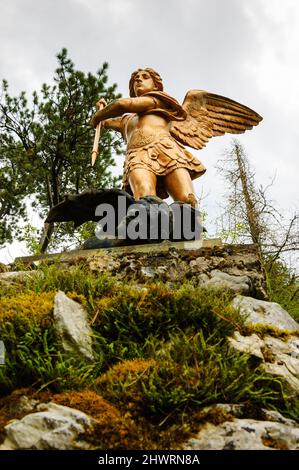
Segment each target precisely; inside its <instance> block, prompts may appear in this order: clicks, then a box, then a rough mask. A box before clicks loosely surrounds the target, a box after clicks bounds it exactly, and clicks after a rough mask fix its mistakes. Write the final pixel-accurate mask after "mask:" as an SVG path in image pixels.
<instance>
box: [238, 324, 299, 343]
mask: <svg viewBox="0 0 299 470" xmlns="http://www.w3.org/2000/svg"><path fill="white" fill-rule="evenodd" d="M240 333H241V334H243V335H245V336H250V335H252V334H253V333H256V334H257V335H258V336H259V337H260V338H262V339H263V338H264V337H265V336H266V335H269V336H273V337H274V338H280V339H282V340H288V339H289V338H290V337H291V336H297V337H299V330H294V331H291V330H282V329H281V328H276V327H275V326H270V325H264V324H262V323H255V324H254V325H249V326H242V328H241V329H240Z"/></svg>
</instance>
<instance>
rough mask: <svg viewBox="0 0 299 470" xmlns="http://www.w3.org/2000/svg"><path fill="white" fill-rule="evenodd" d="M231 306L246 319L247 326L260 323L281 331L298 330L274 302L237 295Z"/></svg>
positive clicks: (297, 326) (291, 319) (296, 325)
mask: <svg viewBox="0 0 299 470" xmlns="http://www.w3.org/2000/svg"><path fill="white" fill-rule="evenodd" d="M232 306H233V307H234V308H235V309H237V310H239V312H240V314H241V315H244V316H245V317H246V321H245V323H246V324H247V325H253V324H256V323H260V324H262V325H266V326H273V327H275V328H279V329H281V330H289V331H295V330H299V324H298V323H297V322H296V321H295V320H294V319H293V318H292V317H291V316H290V315H289V314H288V312H286V311H285V310H284V309H283V308H282V307H281V306H280V305H279V304H277V303H275V302H266V301H265V300H257V299H254V298H252V297H244V296H242V295H237V297H235V298H234V300H233V301H232Z"/></svg>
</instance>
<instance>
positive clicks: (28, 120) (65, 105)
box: [0, 49, 122, 245]
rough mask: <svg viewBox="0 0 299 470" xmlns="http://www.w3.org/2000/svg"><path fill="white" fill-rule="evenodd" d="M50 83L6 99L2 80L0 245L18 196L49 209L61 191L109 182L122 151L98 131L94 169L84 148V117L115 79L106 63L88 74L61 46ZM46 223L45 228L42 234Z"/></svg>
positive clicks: (17, 213) (21, 213) (20, 210)
mask: <svg viewBox="0 0 299 470" xmlns="http://www.w3.org/2000/svg"><path fill="white" fill-rule="evenodd" d="M57 59H58V67H57V69H56V71H55V74H54V79H53V82H54V83H52V84H50V85H49V84H43V85H42V88H41V91H40V93H38V92H36V91H34V92H33V96H32V100H31V101H30V102H29V100H28V99H27V96H26V93H25V92H22V93H21V94H20V95H19V96H18V97H11V96H10V95H9V92H8V83H7V82H6V81H5V80H3V82H2V97H1V107H0V131H1V140H0V151H1V154H0V172H1V173H0V176H1V183H0V185H1V186H0V204H1V206H0V214H1V215H2V218H1V222H2V225H1V226H0V237H1V236H2V239H0V243H1V242H2V243H3V241H4V240H6V241H10V240H11V238H12V237H13V236H15V234H16V229H15V227H14V224H13V221H14V218H16V217H19V218H20V217H21V218H24V217H25V206H24V201H25V198H26V197H29V196H30V201H31V205H32V207H33V209H34V210H36V211H38V213H39V214H40V215H41V217H42V218H45V217H46V215H47V213H48V211H49V209H50V208H51V207H53V205H56V204H58V203H59V202H60V201H62V200H63V199H64V196H65V194H67V193H80V192H82V191H83V190H86V189H98V188H101V187H112V186H116V185H117V183H118V181H119V179H118V178H115V177H114V178H113V177H112V175H111V166H113V165H115V162H114V157H115V156H116V155H119V154H121V153H122V145H121V141H120V139H118V138H115V135H113V134H110V133H109V131H106V130H103V132H102V136H101V142H100V145H101V152H100V156H99V157H98V160H97V163H96V165H95V166H94V167H91V164H90V154H91V148H92V143H93V137H94V129H93V128H91V126H90V119H91V116H92V114H93V113H94V112H95V102H96V101H97V100H98V99H99V98H101V97H104V98H105V99H106V101H108V102H109V101H110V100H114V99H116V98H118V97H119V96H120V95H118V94H116V85H115V84H114V85H112V86H108V85H107V81H108V77H107V69H108V64H107V63H104V64H103V66H102V67H101V68H100V69H99V70H98V71H97V73H96V75H93V74H91V73H87V74H86V73H84V72H82V71H79V70H76V69H75V66H74V64H73V62H72V61H71V59H70V58H69V57H68V52H67V50H66V49H63V50H62V51H61V52H60V53H59V54H58V55H57ZM52 229H53V227H51V226H50V227H46V232H45V233H44V235H45V236H49V235H50V232H51V231H52ZM58 231H59V233H56V236H55V237H54V240H53V243H52V245H55V244H56V245H57V243H60V242H61V240H64V239H65V240H66V239H69V238H72V234H73V228H72V224H61V225H60V226H59V228H58Z"/></svg>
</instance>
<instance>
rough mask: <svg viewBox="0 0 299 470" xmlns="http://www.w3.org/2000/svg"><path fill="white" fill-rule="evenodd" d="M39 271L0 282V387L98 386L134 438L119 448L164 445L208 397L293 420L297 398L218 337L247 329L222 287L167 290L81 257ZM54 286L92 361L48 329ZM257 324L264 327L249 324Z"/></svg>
mask: <svg viewBox="0 0 299 470" xmlns="http://www.w3.org/2000/svg"><path fill="white" fill-rule="evenodd" d="M39 271H40V272H41V273H42V274H41V275H37V276H35V277H34V278H32V279H27V280H24V281H23V282H19V283H15V284H14V285H12V286H7V285H4V286H2V287H0V339H2V340H3V341H4V343H5V346H6V364H5V365H4V366H0V393H1V394H2V395H7V394H9V393H10V392H12V391H13V390H16V389H18V388H22V387H25V386H26V387H31V388H32V389H33V390H35V393H38V391H41V390H42V391H43V392H45V391H48V392H49V393H54V392H55V393H62V392H64V393H68V392H67V391H72V392H74V391H78V392H76V393H79V391H84V390H89V391H91V392H92V393H94V392H95V393H96V396H99V395H102V396H103V397H104V398H105V399H106V400H108V402H109V403H111V404H113V406H114V407H115V409H117V410H118V413H120V415H119V416H124V417H126V418H125V419H127V418H128V417H129V418H128V420H129V421H130V420H132V423H133V424H132V429H133V428H134V433H133V431H132V435H133V434H134V439H133V437H132V439H133V440H130V438H129V437H128V436H129V435H130V431H128V430H127V431H128V433H129V434H128V435H127V437H126V438H123V439H124V440H123V443H122V444H121V445H120V444H119V440H118V444H117V445H118V446H120V447H122V446H123V448H129V446H130V443H132V442H133V441H134V446H135V447H136V448H137V447H138V445H140V446H142V445H144V446H147V447H144V448H171V447H172V446H174V445H177V444H178V442H179V440H180V439H182V438H183V437H184V436H185V434H184V433H185V431H186V435H188V433H190V432H191V430H192V429H194V427H195V425H196V422H197V421H196V420H197V419H198V412H199V411H200V410H201V409H202V407H203V406H206V405H211V404H216V403H242V404H244V405H246V407H248V409H260V408H261V407H265V408H270V409H276V410H278V411H280V412H281V413H283V414H284V415H286V416H290V417H292V418H295V419H298V417H299V411H298V402H297V401H296V400H295V398H294V397H293V396H290V395H289V394H288V391H287V388H285V386H284V384H283V383H282V381H281V380H280V379H278V378H274V377H272V376H270V375H268V374H266V373H265V372H264V371H263V370H262V368H261V367H260V364H259V363H258V362H257V360H256V359H254V358H252V357H251V356H249V355H247V354H240V353H238V352H237V351H234V350H232V349H230V348H229V347H228V344H227V341H226V338H227V336H229V335H231V334H232V333H233V332H234V331H235V330H236V329H237V330H239V331H240V332H243V333H244V332H245V333H246V331H247V330H246V327H245V326H244V321H243V319H242V318H240V316H239V314H238V313H237V312H236V311H235V310H234V309H233V308H232V307H231V306H230V304H231V300H232V294H231V293H229V292H226V291H223V290H217V289H204V288H201V287H194V286H192V285H191V284H190V283H186V282H185V283H183V284H182V285H181V286H178V287H177V288H175V289H173V288H170V287H169V286H166V285H164V284H162V283H159V282H156V283H154V284H146V285H144V286H143V287H140V286H139V287H138V286H137V285H136V284H134V283H131V284H123V283H121V282H116V281H115V280H113V279H112V278H109V277H108V276H106V275H99V274H96V273H92V272H90V271H89V270H88V268H87V267H86V266H72V267H71V269H64V268H61V267H60V266H57V265H51V266H47V265H44V266H41V268H40V269H39ZM58 290H63V291H64V292H66V293H68V295H69V296H70V297H71V298H73V299H74V300H76V301H78V302H80V303H82V304H83V305H84V306H85V308H86V309H87V311H88V314H89V319H90V324H91V326H92V328H93V331H94V338H93V346H94V354H95V360H94V362H93V363H92V364H87V363H85V362H84V361H83V360H80V359H78V357H73V356H70V355H67V354H62V353H61V351H60V348H59V344H58V342H57V338H56V336H55V332H54V328H53V298H54V295H55V292H57V291H58ZM253 332H254V331H253V330H250V331H247V333H253ZM266 332H267V333H271V331H268V330H267V331H264V330H262V331H259V330H258V329H257V333H258V334H261V335H263V334H265V333H266ZM80 393H83V392H80ZM84 393H85V392H84ZM82 396H83V395H82ZM90 413H91V414H92V409H90ZM119 419H121V418H120V417H119ZM129 421H128V422H129ZM130 422H131V421H130ZM182 423H184V424H182ZM128 426H129V425H128ZM130 426H131V425H130ZM130 426H129V427H130ZM109 429H110V428H109ZM126 429H127V428H126ZM136 429H137V430H139V432H140V438H139V440H138V439H137V441H138V442H139V444H138V443H137V444H136V432H137V431H136ZM182 429H184V430H185V431H184V432H181V430H182ZM127 431H126V432H127ZM179 431H180V432H179ZM109 433H110V435H111V432H110V431H109ZM109 433H107V436H106V435H105V437H103V436H102V435H101V436H102V437H101V439H100V438H99V440H98V441H97V440H96V437H95V438H94V439H95V440H94V444H95V446H97V445H100V444H99V442H101V445H100V446H103V447H102V448H105V447H106V448H110V447H111V446H112V447H113V445H114V444H112V441H111V440H109V439H110V438H109ZM141 435H144V436H145V437H141ZM103 439H104V440H103ZM143 439H145V441H144V440H143ZM115 445H116V444H115ZM161 446H162V447H161ZM112 447H111V448H112ZM140 448H142V447H140Z"/></svg>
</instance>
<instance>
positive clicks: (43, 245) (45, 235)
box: [39, 222, 54, 253]
mask: <svg viewBox="0 0 299 470" xmlns="http://www.w3.org/2000/svg"><path fill="white" fill-rule="evenodd" d="M53 231H54V223H53V222H51V223H49V224H47V223H45V224H44V227H43V231H42V234H41V237H40V240H39V247H40V252H41V253H45V252H46V250H47V248H48V245H49V243H50V240H51V236H52V233H53Z"/></svg>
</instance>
